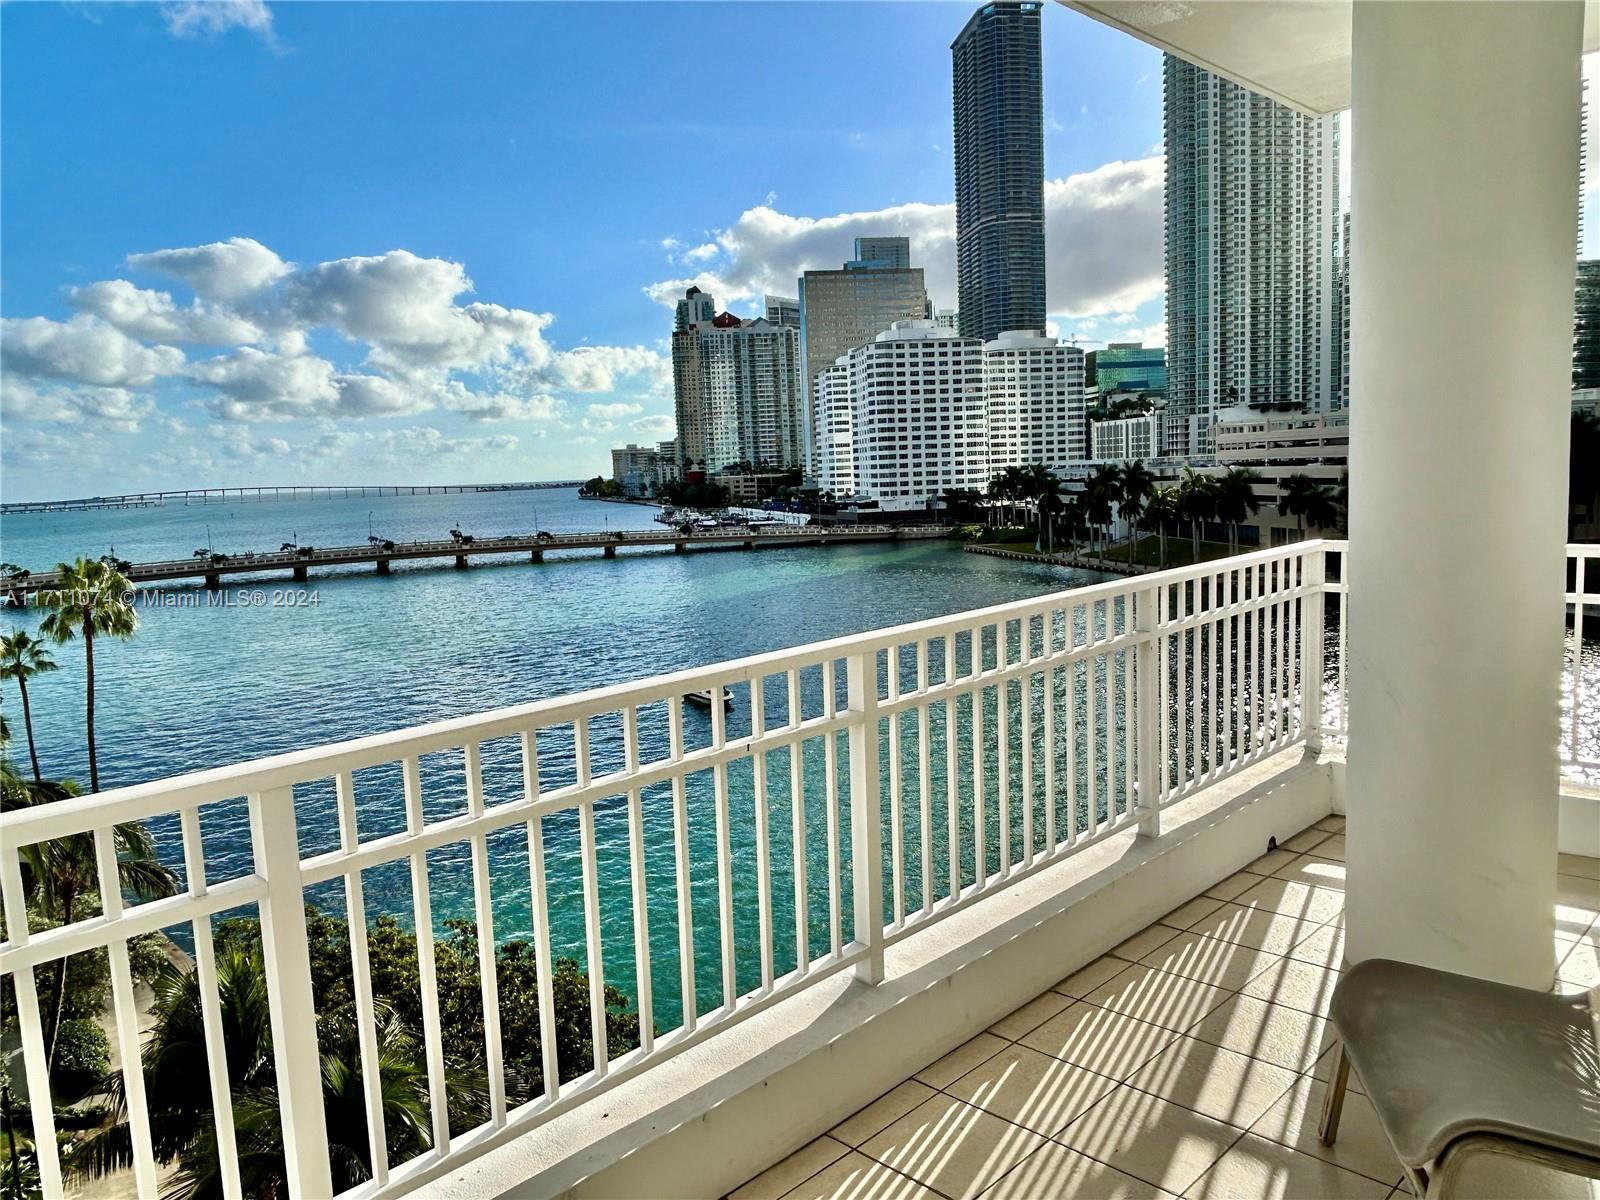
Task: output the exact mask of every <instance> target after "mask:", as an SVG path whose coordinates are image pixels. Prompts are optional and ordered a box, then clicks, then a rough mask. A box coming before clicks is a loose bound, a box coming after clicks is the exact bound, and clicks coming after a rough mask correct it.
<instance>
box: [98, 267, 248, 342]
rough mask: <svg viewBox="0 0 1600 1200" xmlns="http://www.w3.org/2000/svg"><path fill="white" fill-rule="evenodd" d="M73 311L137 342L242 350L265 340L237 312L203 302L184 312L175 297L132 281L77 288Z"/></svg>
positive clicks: (124, 280) (196, 303)
mask: <svg viewBox="0 0 1600 1200" xmlns="http://www.w3.org/2000/svg"><path fill="white" fill-rule="evenodd" d="M72 306H73V307H74V308H76V309H78V310H79V311H80V312H86V313H89V314H91V315H93V316H96V317H99V318H100V319H101V320H102V321H104V322H106V324H108V325H114V326H116V328H118V329H120V330H122V332H123V333H126V334H128V335H130V336H131V337H136V338H141V339H143V340H145V341H151V342H199V343H204V344H208V345H215V346H238V345H243V344H245V343H248V342H254V341H256V340H258V339H259V338H260V337H261V330H260V329H259V328H257V327H256V326H255V325H253V324H252V323H251V322H249V321H247V320H245V319H244V318H243V317H241V316H239V315H238V314H236V313H233V312H229V311H227V310H226V309H218V308H211V307H208V306H207V305H204V304H201V303H200V302H199V301H196V302H195V303H194V304H192V305H190V306H189V307H188V308H179V307H178V305H177V304H175V303H174V302H173V299H172V296H171V295H170V294H169V293H167V292H156V291H150V290H148V289H145V288H139V287H135V286H134V285H133V284H131V283H129V282H128V281H127V280H126V279H104V280H101V281H100V282H99V283H91V284H89V285H88V286H86V287H80V288H73V289H72Z"/></svg>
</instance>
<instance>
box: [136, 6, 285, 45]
mask: <svg viewBox="0 0 1600 1200" xmlns="http://www.w3.org/2000/svg"><path fill="white" fill-rule="evenodd" d="M161 19H162V20H163V21H165V22H166V23H167V31H168V32H169V33H171V34H172V35H173V36H174V37H183V38H193V37H201V36H204V37H216V36H218V35H219V34H223V33H227V32H228V31H229V30H230V29H243V30H246V31H248V32H250V33H253V34H255V35H256V36H257V37H259V38H261V39H262V40H263V41H265V42H268V43H269V44H271V43H275V41H276V37H275V35H274V33H273V30H272V10H271V9H270V8H268V7H267V6H266V4H265V3H264V2H263V0H176V2H175V3H171V4H163V5H162V6H161Z"/></svg>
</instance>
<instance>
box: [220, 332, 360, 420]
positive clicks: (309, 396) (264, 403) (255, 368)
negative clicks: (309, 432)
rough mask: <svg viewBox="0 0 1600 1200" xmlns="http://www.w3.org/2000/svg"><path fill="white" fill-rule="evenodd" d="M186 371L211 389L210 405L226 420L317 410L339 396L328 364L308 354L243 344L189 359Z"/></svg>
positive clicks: (308, 413)
mask: <svg viewBox="0 0 1600 1200" xmlns="http://www.w3.org/2000/svg"><path fill="white" fill-rule="evenodd" d="M188 374H189V376H190V378H192V379H195V380H197V381H198V382H201V383H205V384H209V385H210V386H211V387H213V388H215V389H216V391H217V393H218V395H217V399H216V401H215V403H214V405H213V408H212V411H213V412H215V413H216V415H217V416H219V417H222V418H224V419H225V420H229V421H250V420H263V419H265V420H282V419H287V418H291V417H305V416H313V415H319V414H320V413H321V412H323V411H325V410H326V409H327V408H329V407H332V406H334V405H336V404H337V403H338V401H339V387H338V385H337V384H336V383H335V382H334V375H335V371H334V366H333V364H332V363H331V362H329V361H328V360H327V359H325V358H318V357H316V356H315V355H311V354H303V355H294V356H287V355H281V354H273V353H269V352H267V351H264V350H257V349H256V348H255V347H253V346H242V347H240V348H239V349H238V350H235V351H234V352H233V353H232V354H227V355H223V356H221V357H218V358H211V359H206V360H204V361H202V362H196V363H191V364H190V365H189V371H188Z"/></svg>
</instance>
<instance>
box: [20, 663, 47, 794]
mask: <svg viewBox="0 0 1600 1200" xmlns="http://www.w3.org/2000/svg"><path fill="white" fill-rule="evenodd" d="M17 691H19V692H21V693H22V727H23V728H24V729H26V730H27V731H28V758H29V760H30V761H31V762H32V763H33V781H34V782H35V783H42V782H43V778H42V777H41V776H40V774H39V751H38V750H37V749H36V748H35V746H34V741H33V711H32V710H31V709H30V708H29V707H28V681H27V680H26V679H24V678H23V677H22V676H21V675H18V676H17Z"/></svg>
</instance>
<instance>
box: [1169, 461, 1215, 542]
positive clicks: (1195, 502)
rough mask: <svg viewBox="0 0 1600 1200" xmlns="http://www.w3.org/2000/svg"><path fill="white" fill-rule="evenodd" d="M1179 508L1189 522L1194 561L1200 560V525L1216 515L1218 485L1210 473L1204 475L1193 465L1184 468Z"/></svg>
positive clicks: (1179, 493) (1180, 486)
mask: <svg viewBox="0 0 1600 1200" xmlns="http://www.w3.org/2000/svg"><path fill="white" fill-rule="evenodd" d="M1178 500H1179V508H1180V510H1181V512H1182V515H1183V518H1184V520H1186V521H1188V522H1189V534H1190V538H1191V539H1192V541H1193V549H1194V561H1195V562H1199V561H1200V527H1201V526H1202V525H1204V524H1205V523H1206V522H1207V521H1209V520H1211V519H1212V518H1214V517H1215V516H1216V512H1217V485H1216V480H1214V479H1212V477H1211V476H1209V475H1202V474H1200V473H1199V472H1198V471H1196V470H1195V469H1194V468H1193V467H1185V468H1184V469H1183V480H1182V482H1181V483H1179V484H1178Z"/></svg>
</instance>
